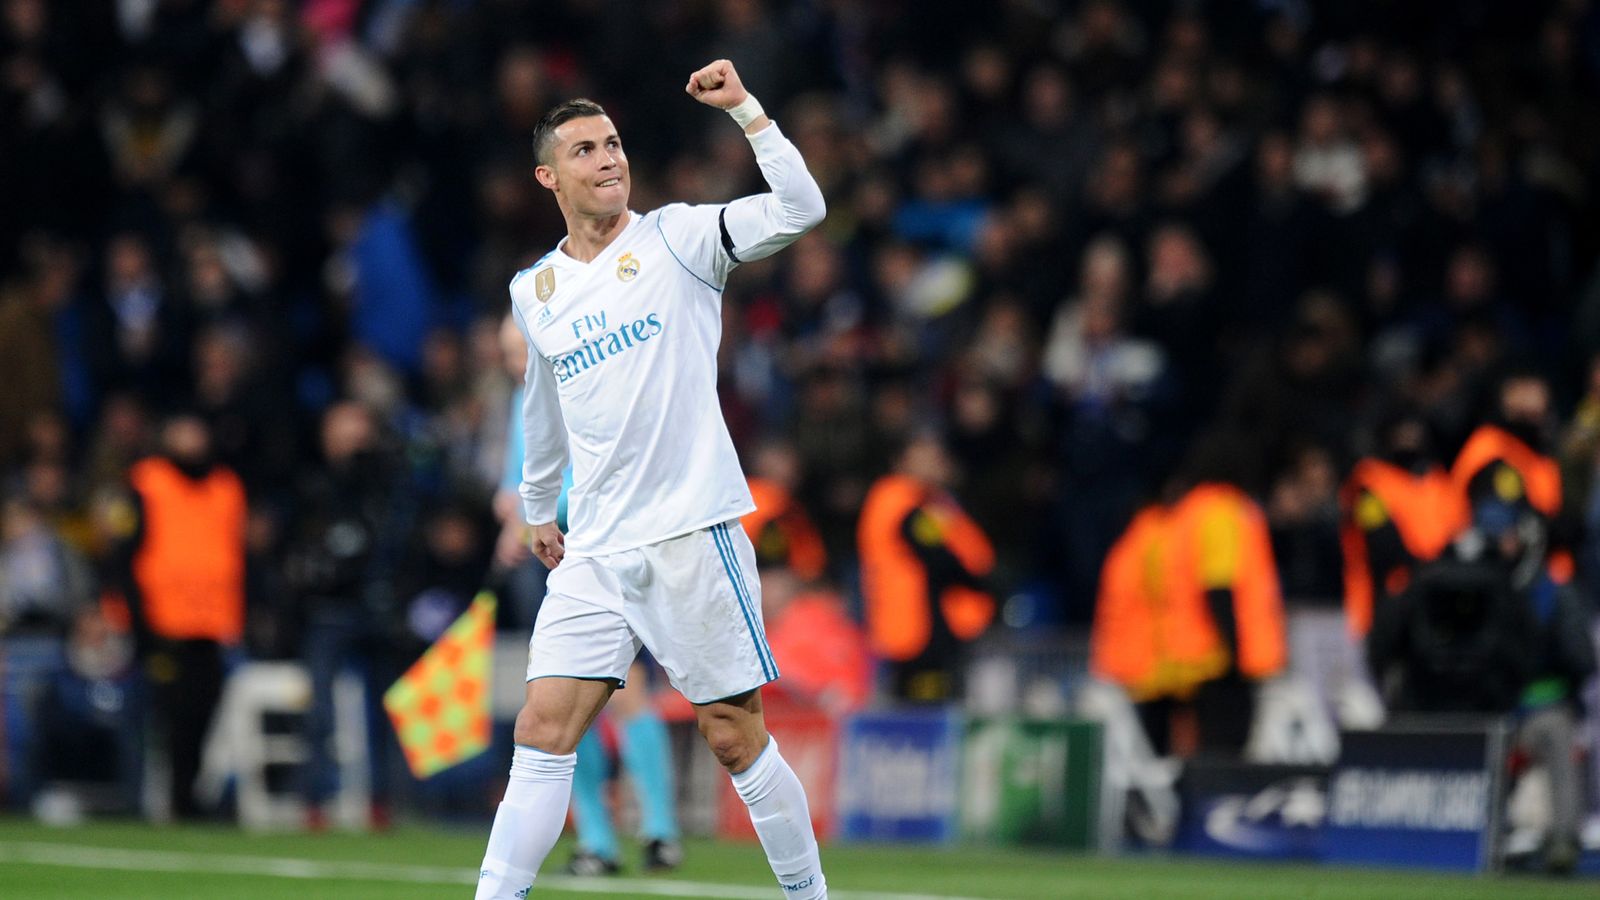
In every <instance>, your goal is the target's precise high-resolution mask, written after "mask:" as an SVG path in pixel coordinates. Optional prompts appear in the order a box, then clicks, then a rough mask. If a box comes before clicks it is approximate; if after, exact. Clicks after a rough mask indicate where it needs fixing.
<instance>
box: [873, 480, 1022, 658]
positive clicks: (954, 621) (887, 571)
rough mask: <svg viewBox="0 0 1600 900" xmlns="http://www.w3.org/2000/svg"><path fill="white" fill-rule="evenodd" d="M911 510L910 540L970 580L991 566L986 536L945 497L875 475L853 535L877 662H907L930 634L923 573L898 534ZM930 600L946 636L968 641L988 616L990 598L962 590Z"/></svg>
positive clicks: (941, 589) (945, 589)
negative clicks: (940, 551)
mask: <svg viewBox="0 0 1600 900" xmlns="http://www.w3.org/2000/svg"><path fill="white" fill-rule="evenodd" d="M919 513H920V514H921V515H920V516H919V518H918V519H917V522H916V523H914V528H915V529H916V530H919V531H920V533H919V534H918V535H917V536H916V539H917V540H919V541H924V542H926V543H927V544H928V545H929V546H934V545H937V546H941V547H943V548H944V549H945V550H947V551H949V552H950V554H951V555H952V556H954V557H955V558H956V561H957V562H958V563H960V565H961V567H962V568H963V569H965V570H966V571H967V573H968V574H970V575H972V576H974V577H983V576H985V575H988V574H989V572H990V571H992V570H993V569H994V547H993V546H992V545H991V544H990V543H989V538H988V536H987V535H985V534H984V533H983V529H981V528H979V527H978V524H977V523H976V522H974V521H972V519H971V518H969V517H968V516H967V514H966V513H964V512H962V511H961V509H960V507H958V506H956V504H955V501H954V500H952V499H951V498H950V497H949V495H947V494H945V493H944V492H943V491H940V490H938V489H936V488H932V487H928V486H926V485H924V484H922V483H921V482H919V481H917V480H916V479H914V478H911V477H910V476H907V475H886V476H884V477H883V478H880V479H879V480H878V482H877V483H876V484H874V485H873V486H872V489H871V490H870V491H868V492H867V498H866V500H865V502H863V503H862V506H861V523H860V526H859V528H858V529H857V533H856V537H857V541H858V544H859V546H860V549H861V587H862V593H863V594H864V596H865V599H866V614H867V615H866V618H867V628H868V633H869V637H870V638H871V641H872V649H873V651H874V652H875V653H877V654H878V655H879V656H880V657H883V658H885V659H891V660H908V659H913V658H915V657H916V656H917V655H918V654H920V653H921V652H922V651H923V650H924V649H925V648H926V647H927V646H928V641H929V640H930V639H931V638H932V636H933V619H932V616H933V610H934V606H935V603H934V599H932V598H930V596H929V593H930V586H929V584H928V572H927V570H926V569H925V568H924V566H923V565H922V562H921V561H920V560H919V559H918V558H917V554H916V551H915V550H914V549H913V548H912V546H911V544H910V543H909V542H908V541H907V540H906V537H905V535H904V533H903V528H904V526H905V523H906V520H907V519H908V518H910V517H911V516H913V515H915V514H919ZM936 600H937V607H938V610H939V613H940V614H941V615H943V616H944V621H945V624H946V625H947V626H948V627H949V629H950V632H951V634H953V635H955V636H956V637H957V638H960V639H961V640H964V641H970V640H974V639H976V638H977V637H978V636H979V635H980V634H982V633H983V631H984V629H986V628H988V627H989V622H990V620H992V619H993V618H994V598H993V597H991V596H989V595H988V594H987V593H984V592H983V591H979V590H975V589H973V588H970V587H966V586H964V585H940V586H938V597H937V598H936Z"/></svg>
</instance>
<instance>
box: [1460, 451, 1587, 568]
mask: <svg viewBox="0 0 1600 900" xmlns="http://www.w3.org/2000/svg"><path fill="white" fill-rule="evenodd" d="M1497 462H1499V463H1504V464H1505V465H1507V466H1509V467H1510V468H1511V469H1513V470H1515V471H1516V473H1517V475H1518V476H1519V477H1520V478H1521V482H1522V483H1521V484H1520V485H1519V486H1518V489H1519V490H1521V491H1522V492H1523V493H1525V494H1526V496H1527V499H1528V504H1529V505H1531V506H1532V507H1533V508H1534V509H1535V510H1537V511H1538V512H1539V513H1540V514H1541V515H1543V516H1544V517H1545V518H1547V519H1554V518H1556V517H1557V516H1558V515H1560V514H1561V466H1560V465H1559V464H1558V463H1557V462H1556V461H1555V460H1554V459H1552V458H1550V457H1548V456H1545V455H1544V454H1542V453H1540V452H1539V451H1537V450H1535V449H1533V448H1532V447H1529V446H1528V445H1527V444H1526V443H1525V442H1523V440H1522V439H1521V438H1519V437H1517V436H1516V435H1514V434H1512V433H1511V432H1509V431H1506V430H1505V429H1504V428H1499V427H1497V426H1494V425H1480V426H1479V427H1478V430H1477V431H1474V432H1473V433H1472V436H1471V437H1469V438H1467V443H1466V445H1465V446H1463V447H1462V448H1461V453H1460V454H1458V455H1457V456H1456V464H1455V465H1454V466H1452V467H1451V469H1450V477H1451V479H1452V480H1454V481H1455V486H1456V490H1457V491H1459V492H1460V494H1461V498H1462V520H1461V523H1462V526H1463V527H1465V525H1466V524H1467V521H1468V519H1469V518H1470V516H1471V510H1470V509H1468V508H1467V504H1468V503H1470V502H1471V501H1470V498H1468V497H1467V490H1468V488H1470V487H1471V485H1472V479H1474V478H1476V477H1477V476H1478V473H1479V472H1482V471H1483V470H1484V469H1486V468H1488V467H1489V466H1491V465H1493V464H1495V463H1497ZM1505 499H1514V498H1510V497H1507V498H1505ZM1545 568H1546V569H1547V570H1548V571H1549V573H1550V577H1551V578H1553V579H1555V581H1556V582H1557V583H1558V584H1566V583H1567V582H1569V581H1571V580H1572V576H1573V574H1574V571H1575V570H1576V568H1577V562H1576V560H1574V559H1573V558H1572V551H1571V549H1570V548H1567V547H1555V548H1553V549H1552V550H1551V551H1550V558H1549V559H1548V560H1547V561H1546V565H1545Z"/></svg>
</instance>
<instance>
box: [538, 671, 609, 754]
mask: <svg viewBox="0 0 1600 900" xmlns="http://www.w3.org/2000/svg"><path fill="white" fill-rule="evenodd" d="M615 687H616V682H615V681H612V680H610V679H600V678H562V677H559V676H551V677H548V678H538V679H535V680H533V681H530V682H528V687H527V692H526V694H525V695H524V698H523V703H522V711H521V712H519V713H518V714H517V723H516V728H515V739H516V742H517V743H519V744H523V745H525V746H529V747H534V748H536V749H539V750H543V751H545V752H546V753H556V754H565V753H571V752H572V751H573V750H574V749H575V748H576V747H577V746H578V740H579V739H580V738H582V737H583V733H584V732H585V731H588V730H589V725H590V724H591V723H593V722H594V717H595V716H597V715H599V714H600V710H601V709H603V708H604V707H605V705H606V700H607V699H608V698H609V697H610V696H611V692H612V691H613V690H614V689H615Z"/></svg>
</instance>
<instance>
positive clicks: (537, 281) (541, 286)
mask: <svg viewBox="0 0 1600 900" xmlns="http://www.w3.org/2000/svg"><path fill="white" fill-rule="evenodd" d="M533 292H534V294H536V295H537V296H538V297H539V302H540V303H546V302H548V301H549V300H550V297H551V296H552V295H554V294H555V292H556V270H555V267H554V266H546V267H544V268H542V269H540V270H539V271H538V272H536V273H534V276H533Z"/></svg>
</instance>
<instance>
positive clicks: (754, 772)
mask: <svg viewBox="0 0 1600 900" xmlns="http://www.w3.org/2000/svg"><path fill="white" fill-rule="evenodd" d="M695 716H696V718H697V719H698V720H699V724H700V733H701V734H702V735H704V736H705V739H706V743H707V744H708V745H710V747H711V752H712V754H713V755H715V756H716V758H717V762H720V763H722V766H723V768H725V769H727V770H728V774H729V775H730V776H731V777H732V778H733V788H734V790H735V791H737V792H738V793H739V799H741V800H743V801H744V805H745V806H746V807H748V808H749V810H750V822H751V824H752V825H754V826H755V829H756V835H757V836H758V837H759V838H760V839H761V848H762V849H763V850H765V851H766V852H767V862H768V863H769V864H770V865H771V866H772V873H773V874H774V875H776V876H778V884H780V885H782V886H783V891H784V896H787V897H795V898H801V900H804V898H813V897H827V896H828V884H827V880H826V879H824V878H823V875H822V858H821V855H820V854H819V853H818V851H817V838H816V835H815V834H814V833H813V831H812V828H811V809H810V806H809V805H808V804H807V803H806V791H805V788H804V787H803V786H802V785H801V784H800V778H799V777H798V776H797V775H795V774H794V770H793V769H791V768H789V764H788V763H787V762H785V761H784V759H783V756H782V754H780V753H779V752H778V742H777V741H776V740H774V739H773V738H772V736H771V735H769V734H767V728H766V722H765V720H764V719H763V718H762V713H761V692H760V690H754V691H750V692H748V693H745V694H741V695H739V696H737V697H730V698H728V699H726V700H719V701H716V702H713V703H705V704H698V705H696V706H695Z"/></svg>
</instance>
